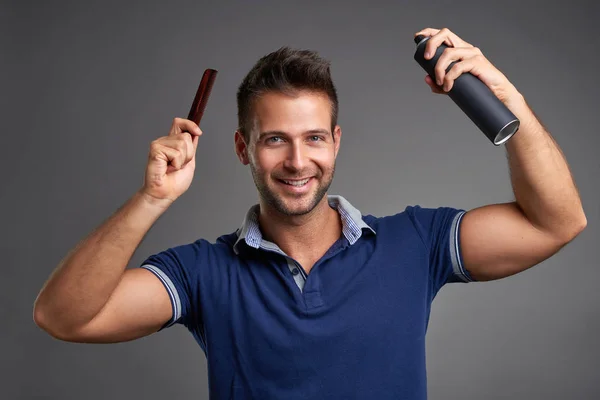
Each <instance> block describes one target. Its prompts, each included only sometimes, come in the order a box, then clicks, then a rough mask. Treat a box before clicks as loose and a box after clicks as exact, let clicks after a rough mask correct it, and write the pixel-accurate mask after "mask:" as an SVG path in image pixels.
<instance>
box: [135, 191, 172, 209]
mask: <svg viewBox="0 0 600 400" xmlns="http://www.w3.org/2000/svg"><path fill="white" fill-rule="evenodd" d="M134 197H136V198H137V199H138V200H139V201H140V202H141V203H142V204H143V205H144V206H146V207H148V208H152V209H155V210H157V211H160V212H164V211H166V210H167V208H169V206H171V204H173V200H170V199H158V198H156V197H154V196H152V195H150V194H148V193H146V192H144V190H143V189H140V190H138V191H137V192H136V194H135V195H134Z"/></svg>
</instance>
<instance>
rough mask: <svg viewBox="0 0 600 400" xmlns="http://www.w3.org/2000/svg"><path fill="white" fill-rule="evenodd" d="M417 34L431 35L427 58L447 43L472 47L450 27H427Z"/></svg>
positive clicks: (426, 48)
mask: <svg viewBox="0 0 600 400" xmlns="http://www.w3.org/2000/svg"><path fill="white" fill-rule="evenodd" d="M417 35H425V36H430V39H429V40H428V41H427V44H426V45H425V54H424V57H425V59H430V58H432V57H433V56H434V55H435V52H436V50H437V48H438V47H439V46H440V45H441V44H442V43H445V44H446V45H448V46H449V47H471V46H472V45H471V44H470V43H468V42H466V41H464V40H462V39H461V38H460V37H458V36H457V35H456V34H455V33H454V32H452V31H450V29H448V28H443V29H434V28H426V29H424V30H422V31H420V32H417Z"/></svg>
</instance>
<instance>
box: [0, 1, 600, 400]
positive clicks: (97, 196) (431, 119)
mask: <svg viewBox="0 0 600 400" xmlns="http://www.w3.org/2000/svg"><path fill="white" fill-rule="evenodd" d="M166 3H167V2H165V4H163V5H157V4H152V3H150V2H143V3H142V2H139V3H138V4H137V5H135V4H133V3H130V4H124V3H123V4H121V3H119V4H117V3H112V4H111V3H107V2H96V3H92V2H87V1H86V2H79V3H75V2H72V3H70V4H69V5H67V3H60V2H27V1H19V2H17V1H15V2H8V3H7V2H3V3H2V6H1V8H0V30H1V32H0V33H1V34H0V44H1V45H2V52H1V55H0V63H1V64H0V66H1V72H2V73H1V74H0V75H1V77H0V79H1V88H2V95H1V96H0V101H1V102H2V103H1V104H0V105H1V107H0V112H1V121H2V149H3V151H2V179H1V185H0V190H1V201H2V203H1V208H0V209H1V212H2V218H1V223H0V225H1V227H2V240H1V246H2V252H1V254H2V277H3V278H2V279H1V280H0V296H1V300H2V302H1V303H0V304H1V305H2V308H1V315H0V320H1V321H2V323H3V324H2V329H1V332H2V333H1V335H2V340H1V341H0V381H1V387H2V390H1V391H2V395H1V397H2V398H3V399H88V400H94V399H138V398H144V399H163V398H165V397H167V396H168V398H173V399H183V398H190V399H191V398H194V399H206V398H208V388H207V379H206V361H205V358H204V354H203V353H202V351H201V349H200V347H199V346H197V345H196V343H195V342H194V341H193V339H192V337H191V335H189V334H188V332H187V331H186V330H185V328H183V327H181V326H176V327H173V328H170V329H168V330H166V331H163V332H161V333H159V334H155V335H152V336H150V337H147V338H144V339H140V340H137V341H132V342H128V343H121V344H113V345H90V344H72V343H65V342H61V341H58V340H55V339H53V338H51V337H50V336H48V335H47V334H46V333H44V332H43V331H41V330H40V329H39V328H37V327H36V326H35V324H34V322H33V318H32V308H33V302H34V300H35V297H36V295H37V293H38V291H39V289H40V288H41V286H42V284H43V283H44V281H45V280H46V279H47V277H48V275H49V274H50V272H51V271H52V270H53V269H54V268H55V266H56V265H57V264H58V263H59V261H60V260H61V259H62V258H63V257H64V256H65V254H66V253H67V251H69V250H70V249H71V248H72V247H73V246H75V245H76V244H77V242H78V241H79V240H80V239H82V238H83V237H84V236H85V235H87V234H88V233H89V232H90V231H91V230H92V229H93V228H95V227H96V226H98V225H99V224H100V223H101V222H103V221H104V220H105V219H106V218H107V217H108V216H109V215H110V214H111V213H113V212H114V211H115V210H116V209H117V208H118V207H119V206H120V205H121V204H123V203H124V202H125V201H126V200H127V199H128V198H129V197H130V196H131V195H132V194H133V193H134V191H135V190H137V189H138V188H139V187H140V185H141V184H142V180H143V174H144V168H145V165H146V157H147V152H148V149H149V145H150V142H151V141H152V140H153V139H155V138H157V137H159V136H163V135H166V134H167V131H168V128H169V126H170V124H171V121H172V119H173V117H175V116H180V117H185V116H187V112H188V110H189V106H190V104H191V101H192V99H193V97H194V94H195V90H196V88H197V86H198V83H199V81H200V77H201V75H202V72H203V71H204V69H205V68H215V69H218V70H219V75H218V77H217V81H216V84H215V87H214V89H213V93H212V96H211V99H210V101H209V104H208V107H207V110H206V114H205V118H204V120H203V121H202V129H203V131H204V135H203V136H202V138H201V141H200V145H199V148H198V153H197V160H198V162H197V169H196V171H197V172H196V176H195V178H194V182H193V184H192V186H191V188H190V190H189V191H188V192H187V193H186V194H184V196H183V197H181V198H180V199H179V201H177V202H176V203H175V204H174V205H173V206H172V207H171V208H170V209H169V211H168V212H167V213H166V214H165V215H163V217H162V218H161V219H160V220H159V221H158V222H157V223H156V225H155V226H154V227H153V228H152V230H151V231H150V232H149V234H148V235H147V237H146V238H145V240H144V241H143V242H142V244H141V245H140V247H139V248H138V250H137V252H136V253H135V256H134V257H133V259H132V260H131V266H132V267H133V266H137V265H139V263H140V262H141V261H142V260H143V259H144V258H145V257H147V256H148V255H149V254H152V253H155V252H158V251H161V250H164V249H166V248H167V247H170V246H174V245H178V244H183V243H188V242H190V241H194V240H196V239H197V238H200V237H203V238H207V239H209V240H214V239H215V238H216V237H218V236H219V235H221V234H223V233H229V232H231V231H233V230H235V229H236V228H237V227H238V226H239V224H240V223H241V221H242V218H243V216H244V214H245V212H246V210H247V208H248V207H249V206H251V205H252V204H254V203H255V202H256V200H257V195H256V191H255V188H254V184H253V182H252V178H251V175H250V172H249V170H248V169H247V168H246V167H244V166H242V165H241V164H240V163H239V162H238V161H237V159H236V157H235V155H234V151H233V132H234V130H235V128H236V123H237V120H236V104H235V92H236V89H237V86H238V84H239V83H240V81H241V80H242V78H243V76H244V75H245V74H246V72H247V71H248V70H249V69H250V68H251V66H252V65H253V63H254V62H255V61H256V60H257V59H258V58H259V57H260V56H262V55H264V54H266V53H268V52H270V51H273V50H275V49H277V48H279V47H280V46H283V45H291V46H294V47H300V48H310V49H315V50H318V51H320V53H321V54H322V55H323V56H324V57H326V58H328V59H330V60H331V62H332V71H333V76H334V80H335V83H336V84H337V87H338V90H339V96H340V124H341V126H342V129H343V138H342V142H341V143H342V147H341V152H340V155H339V158H338V166H337V175H336V178H335V180H334V184H333V186H332V189H331V192H330V193H337V194H342V195H343V196H345V197H346V198H348V199H349V200H350V201H351V202H353V203H354V204H355V205H356V206H357V207H358V208H359V209H361V210H362V211H363V212H364V213H371V214H374V215H386V214H392V213H396V212H399V211H401V210H403V209H404V208H405V207H406V205H411V204H420V205H422V206H429V207H437V206H453V207H460V208H465V209H470V208H474V207H478V206H481V205H485V204H489V203H496V202H505V201H510V200H512V198H513V197H512V190H511V186H510V181H509V175H508V167H507V162H506V155H505V149H504V147H494V146H493V145H492V144H491V143H490V142H489V141H488V140H487V139H486V138H485V137H484V136H483V134H482V133H480V132H479V131H478V130H477V129H476V127H475V126H474V125H473V124H472V123H471V122H470V120H468V119H467V118H466V117H465V116H464V115H463V114H462V113H461V112H460V110H459V109H458V108H457V107H456V106H455V105H454V103H452V101H451V100H450V99H449V98H447V97H444V96H439V95H434V94H432V93H431V92H430V91H429V88H428V87H427V85H426V84H425V82H424V80H423V78H424V74H425V73H424V71H423V70H421V68H420V67H419V66H418V65H417V63H416V62H415V61H414V60H413V58H412V57H413V52H414V43H413V41H412V35H413V33H414V32H416V31H418V30H420V29H421V28H424V27H427V26H432V27H438V28H441V27H448V28H450V29H452V30H454V31H455V32H456V33H457V34H458V35H459V36H461V37H463V38H464V39H465V40H467V41H469V42H471V43H473V44H475V45H477V46H479V47H480V48H481V49H482V51H483V52H484V54H485V55H486V56H487V57H488V58H489V59H490V60H491V61H492V63H494V64H495V65H496V66H497V67H498V68H499V69H500V70H501V71H503V72H504V73H505V74H506V75H507V76H508V77H509V79H510V80H511V81H512V82H513V83H514V84H515V85H516V87H517V88H518V89H519V90H520V91H521V92H522V93H523V94H524V95H525V97H526V99H527V100H528V101H529V103H530V104H531V105H532V106H533V108H534V110H535V111H536V112H537V114H538V115H539V116H540V117H541V118H542V120H543V122H544V123H545V124H546V126H547V127H548V128H549V129H550V130H551V132H552V133H553V135H554V137H555V138H556V140H557V141H558V143H559V145H560V146H561V147H562V149H563V151H564V153H565V154H566V156H567V159H568V161H569V163H570V166H571V168H572V171H573V173H574V175H575V178H576V182H577V184H578V187H579V189H580V191H581V195H582V198H583V203H584V207H585V210H586V212H587V218H588V222H589V224H588V228H587V229H586V231H584V233H583V234H582V235H580V236H579V237H578V238H577V239H576V240H575V241H574V242H572V243H570V244H569V245H568V246H567V247H565V248H564V249H562V250H561V251H560V252H559V253H558V254H557V255H555V256H554V257H553V258H551V259H549V260H547V261H545V262H543V263H542V264H540V265H538V266H536V267H535V268H533V269H531V270H529V271H526V272H524V273H522V274H520V275H517V276H514V277H511V278H508V279H505V280H502V281H496V282H489V283H476V284H454V285H447V286H446V287H445V288H444V289H442V291H441V292H440V294H439V295H438V297H437V298H436V300H435V301H434V304H433V311H432V315H431V322H430V326H429V332H428V337H427V346H428V347H427V351H428V353H427V358H428V360H427V361H428V377H429V395H430V398H431V399H592V398H598V397H597V396H599V394H598V393H599V389H600V384H599V377H600V376H599V375H600V373H599V372H598V371H599V370H600V362H599V361H598V360H599V356H600V351H599V350H598V337H600V329H599V327H600V322H599V317H600V306H599V300H600V295H599V294H598V289H597V286H598V282H599V281H600V270H599V268H598V255H599V251H598V244H599V243H598V237H599V234H598V233H599V231H598V222H599V206H598V205H599V203H600V202H599V200H600V196H599V195H600V193H599V191H598V185H599V181H598V176H599V175H600V162H599V161H598V148H599V147H600V135H599V134H598V127H597V126H598V111H599V110H600V107H599V104H598V100H597V94H598V89H599V85H598V72H597V71H598V61H599V58H598V51H599V50H600V46H599V39H598V37H599V36H598V31H597V26H596V19H597V17H598V16H599V15H600V7H599V6H598V3H594V2H592V1H587V2H585V1H579V2H577V1H570V2H537V3H533V2H531V3H529V2H527V1H502V2H482V1H436V2H419V3H418V2H406V1H395V2H379V3H378V2H374V3H373V2H369V4H367V2H364V3H361V4H358V3H356V4H353V3H351V2H348V1H338V2H328V3H327V4H320V3H319V2H310V3H309V2H280V1H269V2H267V1H259V2H246V1H244V2H239V3H230V2H219V3H218V4H217V3H216V2H205V3H203V2H199V1H196V2H189V3H174V2H169V4H168V5H167V4H166ZM401 317H402V316H399V318H401Z"/></svg>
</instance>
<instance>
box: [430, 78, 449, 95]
mask: <svg viewBox="0 0 600 400" xmlns="http://www.w3.org/2000/svg"><path fill="white" fill-rule="evenodd" d="M425 83H427V84H428V85H429V88H430V89H431V91H432V92H433V93H437V94H446V92H444V91H443V90H442V88H441V87H440V86H438V85H437V84H436V83H435V82H434V81H433V79H431V77H430V76H429V75H425Z"/></svg>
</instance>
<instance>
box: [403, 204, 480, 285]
mask: <svg viewBox="0 0 600 400" xmlns="http://www.w3.org/2000/svg"><path fill="white" fill-rule="evenodd" d="M406 211H407V212H408V215H409V216H410V218H411V220H412V222H413V224H414V225H415V227H416V229H417V231H418V232H419V235H420V236H421V238H422V240H423V242H424V243H425V246H426V247H427V249H428V251H429V268H430V271H429V273H430V275H431V279H432V283H433V286H434V293H436V292H437V291H438V290H439V289H441V287H442V286H443V285H444V284H446V283H451V282H472V281H474V279H473V277H472V276H471V275H470V274H469V271H467V269H466V268H465V267H464V265H463V259H462V254H461V250H460V235H459V229H460V223H461V221H462V217H463V216H464V215H465V213H466V211H465V210H462V209H456V208H451V207H439V208H423V207H420V206H409V207H407V208H406Z"/></svg>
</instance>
